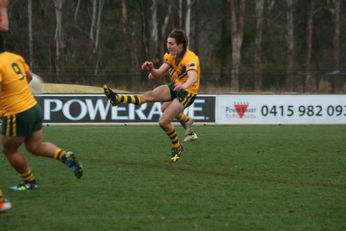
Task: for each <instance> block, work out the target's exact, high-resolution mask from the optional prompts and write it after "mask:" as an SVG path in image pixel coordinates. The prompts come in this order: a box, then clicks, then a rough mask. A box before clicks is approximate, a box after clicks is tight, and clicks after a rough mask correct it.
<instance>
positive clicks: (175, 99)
mask: <svg viewBox="0 0 346 231" xmlns="http://www.w3.org/2000/svg"><path fill="white" fill-rule="evenodd" d="M187 44H188V40H187V37H186V34H185V31H183V30H181V29H174V30H173V31H172V32H171V33H170V34H169V35H168V38H167V49H168V53H166V54H165V55H164V57H163V59H164V60H163V61H164V62H163V64H162V65H161V66H160V67H159V68H154V65H153V62H151V61H145V62H144V63H143V65H142V69H143V70H146V71H148V72H149V75H148V79H157V78H162V77H164V76H166V75H168V76H169V78H170V80H171V82H170V83H169V84H165V85H160V86H158V87H156V88H154V89H153V90H151V91H147V92H145V93H144V94H142V95H140V96H137V95H132V96H125V95H118V94H117V93H115V92H114V91H112V90H111V89H110V88H109V87H108V86H107V85H105V86H104V91H105V95H106V96H107V98H108V99H109V100H110V102H111V104H112V105H113V106H116V105H117V104H119V103H132V104H135V105H141V104H143V103H147V102H170V103H167V104H166V105H165V109H164V110H163V113H162V115H161V117H160V119H159V125H160V127H161V128H162V129H163V130H164V131H165V133H166V134H167V136H168V137H169V139H170V140H171V144H172V146H171V155H172V156H171V161H172V162H176V161H177V160H179V158H180V156H181V152H182V151H183V146H182V145H181V143H180V142H179V140H178V137H177V134H176V129H175V127H174V125H173V124H172V121H173V119H174V118H175V117H177V116H178V115H179V114H180V113H182V112H183V110H184V109H185V108H187V107H189V106H190V105H191V104H192V103H193V102H194V100H195V98H196V95H197V92H198V89H199V84H200V63H199V58H198V56H197V55H196V54H195V53H194V52H192V51H191V50H189V49H188V48H187Z"/></svg>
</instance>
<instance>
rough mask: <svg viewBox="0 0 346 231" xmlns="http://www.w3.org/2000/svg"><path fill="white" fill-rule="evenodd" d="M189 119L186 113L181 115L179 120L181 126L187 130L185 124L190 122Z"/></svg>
mask: <svg viewBox="0 0 346 231" xmlns="http://www.w3.org/2000/svg"><path fill="white" fill-rule="evenodd" d="M189 119H190V118H189V117H188V116H187V115H185V114H184V113H180V114H179V115H178V120H179V122H180V124H181V125H182V126H183V127H184V128H185V123H186V122H187V121H189Z"/></svg>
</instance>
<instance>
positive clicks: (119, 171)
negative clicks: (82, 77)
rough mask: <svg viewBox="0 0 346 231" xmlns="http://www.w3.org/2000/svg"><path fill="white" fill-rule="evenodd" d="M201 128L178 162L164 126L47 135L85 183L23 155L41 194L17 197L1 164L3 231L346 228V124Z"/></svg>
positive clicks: (53, 130) (53, 129) (59, 130)
mask: <svg viewBox="0 0 346 231" xmlns="http://www.w3.org/2000/svg"><path fill="white" fill-rule="evenodd" d="M195 130H196V131H197V133H198V135H199V139H198V140H197V141H195V142H191V143H187V144H185V151H184V153H183V158H182V159H181V160H179V161H178V162H177V163H175V164H171V163H170V162H169V157H170V146H169V141H168V138H167V137H166V136H165V134H164V133H163V132H162V131H161V130H160V128H159V127H158V126H84V127H82V126H75V127H65V126H50V127H45V128H44V132H45V140H49V141H53V142H54V143H56V144H57V145H59V146H61V147H63V148H67V149H72V150H74V151H75V153H76V154H78V156H79V157H80V159H81V160H82V162H83V164H84V166H85V173H84V174H85V175H84V176H83V178H82V179H81V180H77V179H75V178H74V176H73V174H72V173H71V172H70V171H69V169H68V168H67V167H65V166H64V165H62V164H61V163H59V162H58V161H54V160H51V159H47V158H40V157H34V156H30V155H28V154H25V155H26V157H27V158H28V161H29V163H30V165H31V167H32V169H33V171H34V173H35V175H36V177H37V179H38V182H39V186H40V188H39V190H35V191H28V192H12V191H9V190H8V189H7V188H8V187H9V186H11V185H13V184H15V183H17V182H18V181H19V177H18V175H17V174H16V173H15V171H14V170H13V169H12V168H11V167H10V165H9V163H8V162H7V160H5V159H3V158H1V161H0V169H1V179H0V180H1V181H0V187H1V188H2V189H3V190H4V192H5V195H6V197H8V198H9V199H10V200H11V202H12V203H13V208H12V209H11V210H10V211H9V212H7V213H4V214H1V215H0V230H1V231H7V230H8V231H20V230H25V231H28V230H29V231H30V230H33V231H34V230H35V231H37V230H40V231H41V230H59V231H63V230H83V231H88V230H90V231H91V230H97V231H101V230H151V231H152V230H175V231H176V230H216V231H219V230H264V231H267V230H273V231H278V230H304V231H305V230H320V231H322V230H323V231H327V230H346V126H344V125H343V126H196V127H195ZM178 134H179V136H180V139H182V138H183V136H182V134H183V131H182V129H181V128H180V127H179V128H178ZM23 152H25V151H23Z"/></svg>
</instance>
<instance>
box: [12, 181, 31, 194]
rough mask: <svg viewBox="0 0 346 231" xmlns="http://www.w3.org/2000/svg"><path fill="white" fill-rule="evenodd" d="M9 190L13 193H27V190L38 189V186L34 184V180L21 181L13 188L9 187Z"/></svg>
mask: <svg viewBox="0 0 346 231" xmlns="http://www.w3.org/2000/svg"><path fill="white" fill-rule="evenodd" d="M9 189H11V190H14V191H27V190H33V189H38V185H37V184H36V180H33V181H22V182H20V183H19V184H17V185H15V186H11V187H10V188H9Z"/></svg>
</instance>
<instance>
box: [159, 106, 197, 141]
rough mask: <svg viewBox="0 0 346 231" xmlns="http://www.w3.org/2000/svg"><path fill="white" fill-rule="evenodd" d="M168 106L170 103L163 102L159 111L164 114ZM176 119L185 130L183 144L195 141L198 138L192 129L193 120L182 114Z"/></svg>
mask: <svg viewBox="0 0 346 231" xmlns="http://www.w3.org/2000/svg"><path fill="white" fill-rule="evenodd" d="M170 104H171V101H169V102H164V103H163V104H162V106H161V111H162V112H164V111H165V110H166V108H167V107H168V106H169V105H170ZM176 118H177V119H178V121H179V122H180V124H181V126H182V127H183V128H184V129H185V138H184V142H187V141H194V140H197V139H198V136H197V134H196V132H195V131H194V130H193V129H192V124H193V123H194V119H193V118H190V117H188V116H187V115H185V114H184V113H183V112H181V113H179V115H178V116H177V117H176Z"/></svg>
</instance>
